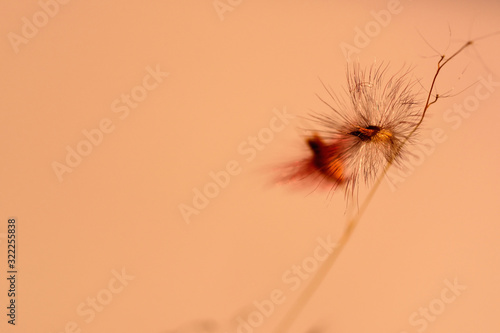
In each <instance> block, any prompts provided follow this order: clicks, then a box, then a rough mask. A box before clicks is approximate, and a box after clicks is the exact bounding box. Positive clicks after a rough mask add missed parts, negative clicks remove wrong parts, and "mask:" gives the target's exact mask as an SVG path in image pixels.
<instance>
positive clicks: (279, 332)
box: [275, 32, 499, 333]
mask: <svg viewBox="0 0 500 333" xmlns="http://www.w3.org/2000/svg"><path fill="white" fill-rule="evenodd" d="M496 34H499V32H495V33H492V34H488V35H485V36H482V37H479V38H477V39H475V40H479V39H483V38H486V37H490V36H493V35H496ZM472 44H473V41H472V40H470V41H468V42H466V43H465V44H464V45H462V47H460V48H459V49H458V50H457V51H456V52H455V53H453V54H452V55H451V56H450V57H446V56H445V55H442V56H441V59H440V60H439V61H438V64H437V70H436V73H435V74H434V77H433V78H432V81H431V86H430V89H429V93H428V95H427V100H426V102H425V107H424V109H423V111H422V116H421V117H420V120H419V121H418V123H417V124H416V125H415V127H414V128H413V129H412V131H411V132H410V133H409V134H408V135H407V136H406V137H405V139H404V140H403V141H402V142H401V144H400V146H399V149H398V150H397V153H396V154H394V155H393V156H391V158H390V159H389V160H388V162H387V164H386V166H385V167H384V170H383V173H382V174H381V175H380V176H379V177H378V178H377V180H376V181H375V183H374V185H373V187H372V188H371V190H370V191H369V193H368V195H367V197H366V198H365V200H364V201H363V204H362V205H361V207H360V208H359V211H358V213H357V214H356V215H355V216H354V217H353V218H351V219H349V220H348V223H347V226H346V228H345V229H344V232H343V234H342V236H341V237H340V239H339V241H338V242H337V247H336V248H335V249H334V251H333V252H332V253H331V254H330V255H329V257H328V258H327V259H326V260H325V261H324V262H323V263H322V265H321V266H320V267H319V268H318V271H317V272H316V274H315V275H314V276H313V277H312V279H311V281H310V283H309V284H308V285H307V286H306V287H305V289H304V290H303V291H302V293H301V294H300V295H299V296H298V298H297V300H296V301H295V303H294V304H293V305H292V307H291V308H290V310H289V311H288V312H287V313H286V314H285V316H284V317H283V319H282V320H281V322H280V323H279V324H278V326H277V327H276V329H275V333H287V332H288V331H289V328H290V326H291V325H292V323H293V321H294V320H295V318H297V317H298V316H299V315H300V313H301V311H302V310H303V309H304V307H305V306H306V304H307V303H308V301H309V300H310V299H311V297H312V296H313V295H314V293H315V292H316V290H317V289H318V288H319V286H320V285H321V283H322V282H323V280H324V279H325V277H326V275H327V274H328V272H329V271H330V269H331V267H332V266H333V264H334V263H335V261H336V260H337V258H338V256H339V255H340V253H341V252H342V250H343V249H344V247H345V245H346V244H347V242H348V241H349V239H350V237H351V235H352V233H353V232H354V230H355V228H356V226H357V225H358V223H359V221H360V219H361V217H362V216H363V214H364V212H365V210H366V208H367V207H368V205H369V204H370V202H371V200H372V198H373V196H374V195H375V193H376V192H377V190H378V188H379V186H380V184H381V183H382V179H384V176H385V174H386V173H387V171H388V170H389V168H390V167H391V166H392V164H393V163H394V160H395V159H396V157H397V156H398V153H399V152H400V151H401V149H402V148H403V146H404V145H405V144H406V143H407V142H408V140H409V139H410V138H411V136H412V135H413V134H414V133H415V131H416V130H417V129H418V128H419V127H420V125H421V124H422V122H423V120H424V118H425V115H426V113H427V110H428V109H429V107H430V106H431V105H432V104H434V103H436V102H437V100H438V99H439V97H440V95H439V94H436V95H435V96H434V99H432V100H431V98H432V96H433V95H432V92H433V90H434V87H435V84H436V80H437V77H438V75H439V73H440V71H441V69H442V68H443V67H444V66H445V65H446V64H447V63H448V62H450V61H451V60H452V59H453V58H455V57H456V56H457V55H458V54H460V53H461V52H462V51H463V50H464V49H466V48H467V47H469V46H470V45H472Z"/></svg>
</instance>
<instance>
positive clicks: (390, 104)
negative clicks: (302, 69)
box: [283, 65, 422, 194]
mask: <svg viewBox="0 0 500 333" xmlns="http://www.w3.org/2000/svg"><path fill="white" fill-rule="evenodd" d="M386 70H387V66H375V65H374V66H371V67H370V68H368V69H367V70H361V69H360V67H359V65H355V66H354V68H351V69H348V72H347V83H348V87H347V92H346V95H347V96H342V97H339V96H337V95H336V94H335V93H334V92H333V91H332V90H331V89H330V88H328V87H326V86H325V89H326V91H327V92H328V97H329V98H328V99H325V98H322V97H320V96H318V97H319V98H320V100H321V101H322V102H323V103H324V104H325V105H326V106H327V107H328V111H327V112H321V113H316V114H314V115H311V118H312V120H313V121H314V122H315V123H316V124H317V125H319V126H318V128H317V130H313V131H312V134H311V135H310V136H309V137H307V139H306V142H307V144H308V146H309V148H310V156H309V157H307V158H305V159H303V160H300V161H298V162H295V163H292V164H291V165H289V168H288V169H287V170H288V172H287V173H285V175H284V177H283V179H284V180H287V181H292V180H299V179H300V180H302V179H314V180H316V181H318V182H319V183H321V184H329V185H330V186H331V187H333V188H336V187H338V186H343V187H344V188H345V190H346V193H350V194H352V193H353V192H354V190H355V189H356V187H357V185H358V183H359V181H360V180H361V179H363V181H364V182H365V183H368V184H369V183H370V182H371V181H373V179H374V178H375V177H376V175H377V174H378V173H379V171H380V170H381V169H382V168H383V166H384V165H386V163H388V162H391V163H392V162H396V163H398V162H399V161H400V160H401V159H402V157H403V156H404V154H405V152H406V145H403V142H405V141H406V140H407V139H408V138H409V136H410V133H412V131H413V130H414V129H415V128H416V126H417V124H418V123H419V121H420V119H421V116H422V103H421V102H420V101H419V99H418V98H417V94H416V93H415V92H414V88H415V83H416V82H417V81H416V80H412V79H411V77H410V74H409V70H406V71H400V72H398V73H396V74H395V75H392V76H390V77H388V78H386V77H385V73H386ZM346 97H347V98H346ZM319 133H321V135H320V134H319Z"/></svg>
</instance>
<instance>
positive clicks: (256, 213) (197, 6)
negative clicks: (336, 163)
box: [0, 0, 500, 333]
mask: <svg viewBox="0 0 500 333" xmlns="http://www.w3.org/2000/svg"><path fill="white" fill-rule="evenodd" d="M224 2H225V1H224ZM234 2H236V1H234ZM401 6H402V8H403V10H402V12H401V13H400V14H397V15H395V16H393V18H392V20H391V22H390V24H389V25H388V26H387V27H385V28H383V29H382V31H381V33H380V34H379V35H378V36H376V37H374V38H373V39H372V40H371V43H370V44H369V45H368V46H367V47H366V48H364V49H363V50H362V51H361V53H360V55H359V60H360V62H361V63H362V64H371V63H372V62H373V61H374V59H377V61H382V60H384V61H389V62H390V63H391V64H392V65H394V68H398V67H399V66H401V65H403V64H412V65H414V66H415V74H416V75H417V76H418V77H421V78H423V81H422V84H423V85H424V86H425V87H427V86H428V81H429V79H430V75H432V73H433V71H434V68H435V63H436V58H435V57H434V58H426V57H424V56H431V55H433V54H435V53H434V52H433V51H432V50H431V49H430V48H429V47H428V46H427V44H426V43H425V42H424V41H423V39H422V38H421V37H420V36H419V34H418V32H417V31H419V32H420V33H421V34H422V35H423V36H425V37H426V39H427V40H428V41H429V43H431V44H432V45H433V46H434V47H435V48H437V49H439V50H440V51H441V52H444V50H445V49H446V45H447V44H448V40H449V34H448V28H449V29H450V30H451V33H452V39H453V40H455V41H456V40H458V41H464V40H466V39H467V38H469V37H470V36H478V35H482V34H486V33H489V32H492V31H498V30H500V22H499V21H498V17H499V15H500V4H499V3H498V2H497V1H494V0H482V1H473V2H469V4H467V3H466V2H465V1H463V2H456V1H439V2H436V1H420V0H419V1H409V0H402V1H401ZM386 7H387V2H386V1H361V2H356V3H354V4H347V3H345V2H341V1H328V0H321V1H318V0H316V1H273V2H271V3H270V2H268V1H250V0H248V1H242V2H241V4H240V5H237V6H236V7H235V8H234V10H233V11H231V12H226V13H225V14H224V20H223V21H221V20H220V18H219V16H218V15H217V12H216V11H215V9H214V7H213V4H212V1H211V0H210V1H182V2H181V1H176V2H174V1H161V2H159V1H146V2H144V1H141V2H139V1H125V2H123V1H120V2H118V1H114V2H105V3H103V2H102V1H76V0H75V1H71V2H69V3H68V4H65V5H61V6H60V8H59V12H58V13H57V14H56V15H55V16H54V17H53V18H50V20H49V22H48V24H47V25H46V26H44V27H42V28H40V30H39V32H38V34H37V35H36V36H35V37H33V38H32V39H30V40H29V42H28V43H27V44H25V45H24V44H22V45H20V47H19V52H18V53H17V54H16V53H15V52H14V50H13V48H12V46H11V44H10V43H9V40H8V38H7V34H8V33H9V32H15V33H17V34H20V31H21V27H22V24H23V23H22V21H21V19H22V17H24V16H26V17H28V18H30V19H31V17H32V15H33V14H34V13H36V12H38V11H39V10H40V5H39V4H38V3H37V2H34V1H33V2H6V1H4V2H2V3H1V4H0V12H1V13H2V14H1V15H2V20H1V23H0V27H1V29H0V31H1V33H2V34H3V35H4V38H3V39H2V44H1V53H2V62H1V65H0V66H1V69H0V73H1V80H0V84H1V92H2V112H1V119H0V136H1V140H0V156H1V157H2V172H1V173H0V177H1V178H0V188H1V191H0V195H1V197H0V220H1V224H0V226H1V229H0V232H2V233H5V231H6V228H7V218H8V217H10V216H15V217H17V219H18V237H19V243H18V244H19V246H18V269H19V274H18V286H17V287H18V292H19V297H18V298H17V302H18V308H17V310H18V312H17V315H18V317H17V321H18V324H17V325H16V327H11V326H10V325H7V323H6V320H7V319H6V316H5V313H6V309H5V306H6V304H7V301H8V300H7V296H6V294H7V293H6V290H7V283H6V282H7V281H6V280H5V278H2V279H1V282H0V295H1V296H0V303H1V304H2V305H1V307H0V308H2V309H3V310H1V311H0V318H2V319H1V321H0V328H1V330H2V332H47V333H49V332H51V333H53V332H54V333H55V332H58V333H59V332H65V326H66V325H67V323H68V322H72V321H74V322H76V323H77V325H78V327H79V329H81V331H82V332H89V333H90V332H171V331H175V330H177V329H178V328H179V330H180V331H182V332H194V331H200V330H197V329H196V328H195V327H194V326H193V325H194V324H193V323H195V322H197V321H199V320H205V319H206V320H209V321H213V322H214V323H216V324H217V326H216V328H215V330H216V331H217V332H219V331H220V332H236V329H235V326H234V322H233V320H234V319H235V318H237V317H238V316H245V315H246V314H248V313H249V312H251V311H253V310H254V309H253V308H252V303H253V302H254V301H255V300H258V301H261V300H263V299H265V298H269V294H270V293H271V291H272V290H274V289H280V290H283V291H284V292H285V297H286V301H285V302H284V303H283V304H281V305H278V306H276V309H275V311H274V313H273V314H272V315H271V316H270V317H269V318H266V319H265V322H264V324H263V325H262V326H261V327H259V328H258V329H256V330H255V331H256V332H272V330H273V328H274V327H275V326H276V325H277V323H278V321H279V319H280V318H282V317H283V315H284V314H285V312H286V310H287V309H288V308H289V307H290V306H291V304H292V303H293V300H294V299H295V298H296V297H297V296H298V295H299V292H298V291H290V290H289V285H287V284H286V283H284V281H283V280H282V275H283V273H284V272H285V271H286V270H288V269H290V268H291V266H292V265H294V264H299V263H301V262H302V260H303V259H304V258H307V257H308V256H311V255H312V253H313V251H314V248H315V247H316V246H317V242H316V239H317V238H318V237H322V238H325V237H326V236H327V235H329V234H330V235H331V236H332V237H333V238H337V237H338V236H339V235H340V232H341V228H342V226H343V224H344V221H345V216H344V207H345V204H344V199H343V195H342V193H337V194H335V195H334V196H333V198H327V194H326V193H324V192H314V193H312V194H310V195H308V192H307V191H293V190H291V189H289V188H286V187H284V188H283V187H275V186H269V182H270V179H271V177H270V175H269V173H268V172H267V171H268V170H269V169H270V168H271V167H272V166H273V165H275V163H281V162H284V161H287V160H289V158H290V157H292V156H294V154H296V153H299V154H300V152H301V149H302V142H301V141H300V138H299V134H300V133H299V131H298V130H297V128H296V126H297V123H294V124H291V125H289V126H287V127H286V129H285V130H284V131H282V132H280V133H276V134H275V137H274V140H272V141H271V142H270V143H269V144H268V145H266V146H265V149H263V150H262V151H259V152H258V153H257V155H256V158H255V159H254V160H252V161H251V162H247V161H246V160H245V156H243V155H241V154H239V153H238V151H237V147H238V146H239V145H240V144H241V143H242V142H244V141H245V140H247V138H248V137H249V136H254V135H256V134H257V133H258V132H259V131H260V130H261V129H262V128H264V127H267V126H268V124H269V121H270V119H271V118H272V117H273V115H274V114H273V112H272V110H273V109H274V108H277V109H279V110H282V109H283V108H286V109H287V110H288V112H290V113H292V114H295V115H302V116H304V115H306V114H307V110H308V108H313V109H315V110H318V109H319V108H318V105H319V104H317V102H318V101H317V99H316V97H315V95H314V94H315V93H321V92H322V88H321V85H320V83H319V80H318V77H320V78H321V79H323V80H324V81H326V82H328V83H329V84H331V85H332V87H334V88H335V89H336V90H339V89H341V87H342V86H343V85H344V83H345V75H344V71H345V65H346V64H345V59H344V57H343V55H342V52H341V50H340V47H339V45H340V44H341V43H342V42H346V43H350V44H352V43H353V38H354V30H353V29H354V28H355V27H360V28H363V27H364V26H365V25H366V23H367V22H369V21H372V20H373V18H372V16H371V15H370V11H371V10H376V11H378V10H382V9H385V8H386ZM458 45H459V44H452V46H451V47H450V50H452V49H454V47H457V46H458ZM499 50H500V36H498V37H492V38H491V39H487V40H483V41H481V42H478V43H477V46H476V47H475V48H474V49H470V50H469V51H468V52H465V53H463V54H462V55H461V56H460V58H457V61H456V62H454V63H453V64H452V65H451V66H450V67H449V68H448V71H445V72H443V76H442V77H441V81H440V82H439V84H438V88H439V91H440V92H446V91H447V90H448V89H449V88H450V87H455V90H453V94H455V93H456V94H457V95H456V96H454V97H452V98H449V99H443V100H441V101H440V102H439V103H438V104H436V105H435V107H433V108H432V109H431V114H430V117H429V118H428V119H427V120H426V122H425V124H424V127H425V129H424V131H423V136H424V137H425V135H428V134H429V133H430V130H431V129H432V128H435V127H440V128H442V129H443V130H444V131H445V133H446V135H447V137H448V139H447V141H446V142H444V143H442V144H440V145H439V146H438V147H437V148H436V151H435V152H434V153H433V154H432V155H431V156H429V157H427V158H426V159H425V161H424V163H422V165H420V166H419V167H418V168H416V170H415V172H413V174H412V175H411V176H410V177H408V179H407V180H406V181H405V182H404V183H403V184H401V185H400V186H399V188H398V190H397V191H396V192H392V191H391V190H390V187H389V186H388V184H387V183H386V182H384V183H383V184H382V186H381V188H380V190H379V191H378V193H377V195H376V196H375V198H374V200H373V202H372V204H371V205H370V208H369V209H368V211H367V213H366V216H365V218H364V219H363V220H362V222H361V224H360V226H359V228H358V229H357V230H356V232H355V234H354V236H353V238H352V239H351V241H350V243H349V244H348V246H347V248H346V249H345V251H344V252H343V253H342V255H341V257H340V258H339V260H338V262H337V263H336V265H335V266H334V268H333V269H332V271H331V272H330V274H329V275H328V277H327V279H326V280H325V281H324V283H323V285H322V286H321V288H320V289H319V290H318V292H317V293H316V294H315V296H314V298H313V299H312V300H311V302H310V303H309V304H308V306H307V307H306V308H305V310H304V312H303V313H302V315H301V316H300V317H299V318H297V321H296V322H295V324H294V326H293V329H292V330H291V331H292V332H307V331H309V330H311V329H313V328H318V329H319V330H320V332H394V333H400V332H403V331H406V332H417V330H416V327H412V326H411V325H410V324H409V322H408V318H409V316H410V314H411V313H413V312H414V311H418V309H419V307H425V306H428V305H429V302H430V301H431V300H433V299H435V298H439V297H440V292H441V290H442V289H443V288H444V287H445V284H444V283H443V281H444V280H445V279H448V280H450V281H453V279H454V278H455V277H456V278H458V281H459V282H460V283H461V284H464V285H466V286H467V289H466V290H465V291H463V293H462V294H461V295H460V296H459V297H458V298H457V299H456V301H455V302H453V303H452V304H449V305H447V307H446V309H445V311H444V312H443V313H442V314H441V315H439V316H438V317H437V319H436V320H435V322H433V323H431V324H430V325H429V327H428V328H427V330H426V332H498V331H499V330H500V322H499V321H498V308H499V307H500V287H499V283H498V282H499V274H500V268H499V267H500V266H499V265H498V263H499V260H500V245H499V242H498V236H499V233H500V226H499V223H498V222H499V217H500V214H499V209H498V199H499V194H500V190H499V189H500V178H499V177H498V169H499V167H500V159H499V156H498V151H499V149H500V131H499V130H498V124H499V122H500V113H499V112H498V105H499V102H500V93H499V92H498V91H495V92H494V94H493V95H492V96H491V97H490V98H488V99H487V100H484V101H482V102H481V104H480V107H479V109H478V110H477V111H475V112H474V113H472V114H471V116H470V117H469V118H468V119H464V121H463V123H462V124H461V126H460V127H459V128H458V129H457V130H453V129H452V128H451V126H450V123H447V122H446V121H445V120H444V119H443V117H442V114H443V112H444V111H445V110H446V109H447V108H450V107H452V105H453V103H461V102H462V101H463V100H464V98H466V97H467V96H469V95H471V94H472V93H473V89H472V90H466V91H464V92H461V91H462V90H463V89H465V88H466V87H468V86H470V85H471V84H472V83H474V82H475V81H476V80H477V77H478V76H480V75H483V76H487V75H488V73H493V75H494V78H495V80H496V81H500V78H499V74H500V65H499V63H498V59H499V57H500V52H499ZM157 65H158V66H159V67H160V68H161V70H163V71H165V72H169V73H170V74H169V76H168V77H167V78H165V79H164V81H163V82H162V83H161V84H160V85H159V86H158V87H157V88H156V89H154V90H152V91H150V92H149V93H148V96H147V98H146V99H145V100H144V101H142V102H140V103H139V105H138V106H137V108H135V109H133V110H131V112H130V115H129V116H128V117H127V118H125V119H123V120H121V119H120V118H119V117H118V114H116V113H113V111H112V108H111V103H112V102H113V101H114V100H115V99H117V98H120V95H121V94H122V93H130V91H131V89H132V88H134V87H135V86H137V85H138V84H141V82H142V79H143V77H144V76H145V75H146V71H145V68H146V67H147V66H150V67H152V68H154V67H155V66H157ZM464 69H466V70H465V72H464ZM319 110H321V109H319ZM104 118H109V119H111V121H112V122H113V124H114V125H115V128H114V130H113V132H112V133H109V134H106V135H105V136H104V139H103V141H102V143H101V144H100V145H98V146H96V147H94V149H93V151H92V152H91V154H90V155H88V156H87V157H84V158H83V161H82V163H81V164H80V165H79V166H78V167H76V168H75V169H74V171H73V172H72V173H70V174H65V175H64V176H63V181H62V182H59V181H58V179H57V177H56V175H55V173H54V171H53V170H52V167H51V164H52V163H53V162H54V161H58V162H63V161H64V158H65V154H66V146H68V145H69V146H71V147H73V148H74V147H75V146H76V145H77V143H78V142H79V141H80V140H82V139H84V137H83V135H82V133H81V132H82V130H84V129H88V130H89V129H92V128H95V127H97V126H98V124H99V122H100V121H101V120H102V119H104ZM231 160H236V161H238V162H239V163H240V166H241V168H242V172H241V173H240V174H239V175H236V176H233V177H231V180H230V184H229V185H228V186H227V187H226V188H225V189H223V190H222V191H221V192H220V194H219V195H218V196H217V197H215V198H214V199H211V200H210V204H209V206H208V207H207V208H206V209H204V210H202V211H201V213H200V214H199V215H197V216H193V218H192V222H191V223H190V224H186V223H185V221H184V220H183V219H182V216H181V214H180V213H179V208H178V207H179V205H180V204H183V203H184V204H189V203H190V201H191V200H192V197H193V189H194V188H202V187H203V186H204V185H205V184H206V183H207V182H210V181H211V178H210V177H209V172H211V171H214V172H216V171H219V170H222V169H223V168H224V167H225V166H226V164H227V162H228V161H231ZM364 193H366V192H362V194H361V196H360V198H362V197H363V194H364ZM2 237H3V238H1V239H0V241H1V242H2V243H1V249H2V250H1V253H2V254H1V256H0V257H1V258H2V259H1V261H0V269H1V276H2V277H3V276H4V275H5V271H6V243H5V234H3V236H2ZM122 268H125V271H126V272H127V274H130V275H132V276H134V277H135V278H134V279H133V280H131V281H129V284H128V285H127V286H126V287H125V288H124V289H123V291H122V292H120V293H118V294H116V295H114V296H113V299H112V301H111V302H110V303H109V304H108V305H106V306H104V309H103V310H102V312H99V313H96V316H95V319H94V320H92V321H91V322H89V323H86V322H85V321H84V317H82V316H79V315H78V314H77V312H76V309H77V307H78V306H79V305H80V304H81V303H82V302H86V299H87V298H88V297H96V295H97V294H98V293H99V292H101V291H102V290H103V289H104V288H106V287H107V286H108V283H109V281H110V280H111V279H112V278H113V274H112V271H113V270H118V271H120V270H121V269H122ZM305 282H306V281H304V283H303V285H305ZM311 332H312V331H311Z"/></svg>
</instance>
